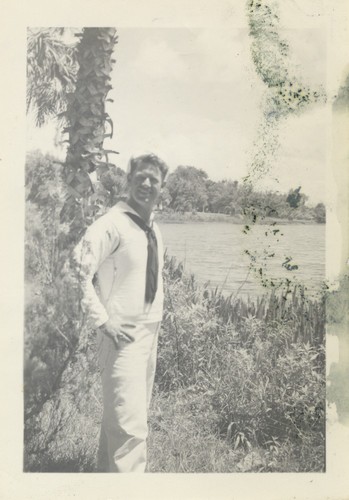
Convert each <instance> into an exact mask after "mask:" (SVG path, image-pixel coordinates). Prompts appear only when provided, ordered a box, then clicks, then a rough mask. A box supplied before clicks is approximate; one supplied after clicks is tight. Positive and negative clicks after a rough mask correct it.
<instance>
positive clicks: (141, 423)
mask: <svg viewBox="0 0 349 500" xmlns="http://www.w3.org/2000/svg"><path fill="white" fill-rule="evenodd" d="M167 171H168V167H167V166H166V165H165V164H164V163H163V162H162V161H161V160H160V159H159V158H158V157H157V156H155V155H143V156H140V157H138V158H134V159H131V160H130V163H129V171H128V176H127V180H128V198H127V202H123V201H120V202H118V203H117V204H116V205H115V206H114V207H112V208H111V209H110V210H109V211H108V212H107V213H106V214H105V215H103V216H102V217H100V218H99V219H98V220H97V221H95V222H94V223H93V224H92V225H91V226H90V227H89V228H88V229H87V231H86V234H85V236H84V237H83V238H82V240H81V241H80V243H79V244H78V246H77V247H76V249H75V252H74V257H75V259H76V262H77V264H78V266H79V271H80V283H81V286H82V300H81V305H82V309H83V311H84V313H85V314H86V317H87V319H88V320H89V322H90V324H91V325H92V326H93V327H94V328H95V329H96V330H97V335H98V359H99V367H100V371H101V379H102V387H103V420H102V425H101V434H100V443H99V450H98V471H99V472H144V471H145V466H146V438H147V434H148V425H147V410H148V408H149V403H150V398H151V392H152V387H153V382H154V375H155V364H156V350H157V338H158V333H159V329H160V322H161V319H162V309H163V282H162V267H163V245H162V239H161V234H160V231H159V228H158V226H157V225H156V224H155V222H153V215H152V211H153V208H154V205H155V204H156V202H157V200H158V198H159V195H160V192H161V188H162V186H163V185H164V181H165V177H166V174H167ZM95 274H96V275H97V279H98V285H99V287H98V288H99V292H98V293H97V292H96V289H95V287H94V285H93V283H92V280H93V278H94V276H95Z"/></svg>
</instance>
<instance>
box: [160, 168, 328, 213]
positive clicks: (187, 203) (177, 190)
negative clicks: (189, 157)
mask: <svg viewBox="0 0 349 500" xmlns="http://www.w3.org/2000/svg"><path fill="white" fill-rule="evenodd" d="M300 191H301V187H297V188H295V189H291V190H290V191H289V192H288V193H287V194H285V193H279V192H273V191H266V192H265V191H264V192H262V191H257V190H255V189H253V187H252V185H251V184H248V183H242V184H239V183H238V181H232V180H222V181H213V180H211V179H209V178H208V175H207V173H206V172H205V171H203V170H202V169H198V168H195V167H191V166H189V167H188V166H179V167H177V168H176V170H175V171H174V172H173V173H171V174H170V175H169V177H168V180H167V184H166V191H165V193H164V195H163V199H162V207H163V208H164V209H165V210H166V209H167V210H173V211H174V212H196V211H198V212H210V213H223V214H231V215H239V216H242V215H246V214H247V212H248V211H250V210H251V208H253V210H254V213H255V214H256V217H258V218H259V219H260V220H261V219H263V220H264V219H266V218H272V219H287V220H309V221H314V222H325V218H326V214H325V206H324V204H323V203H318V204H317V205H316V206H315V207H310V206H308V205H307V204H306V201H307V196H306V195H305V194H303V193H301V192H300Z"/></svg>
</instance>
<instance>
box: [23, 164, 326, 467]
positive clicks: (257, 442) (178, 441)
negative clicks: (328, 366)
mask: <svg viewBox="0 0 349 500" xmlns="http://www.w3.org/2000/svg"><path fill="white" fill-rule="evenodd" d="M59 169H60V166H59V164H57V163H56V162H55V161H53V160H52V159H50V158H44V157H41V156H40V157H37V156H33V157H32V158H29V163H28V171H27V173H28V175H27V177H28V179H27V183H28V189H29V188H30V189H29V192H30V196H29V197H28V202H27V211H26V280H27V282H28V283H29V285H28V286H27V290H28V289H29V291H30V294H28V296H27V305H26V314H25V346H24V352H25V373H24V392H25V394H24V403H25V408H24V410H25V412H24V413H25V415H24V424H25V425H24V428H25V429H24V430H25V432H24V440H25V443H24V445H25V446H24V470H25V471H28V472H29V471H35V472H39V471H41V472H44V471H50V472H67V471H71V472H90V471H94V470H95V457H96V449H97V444H98V433H99V424H100V421H101V414H102V406H101V399H100V395H101V388H100V381H99V376H98V370H97V363H96V355H95V334H94V332H89V331H88V330H87V328H86V326H84V325H83V324H82V319H83V318H82V315H81V310H80V307H79V286H78V280H77V279H76V278H75V277H74V274H73V273H71V272H70V270H69V268H66V267H65V265H64V263H65V262H66V261H68V260H69V254H70V247H71V246H72V244H73V242H72V241H70V240H69V237H68V233H69V234H70V232H68V228H67V227H66V226H65V225H62V224H60V221H59V212H60V208H61V206H62V204H63V202H64V197H63V195H62V189H61V186H60V183H59V171H60V170H59ZM45 179H46V180H45ZM43 180H44V181H45V182H44V181H43ZM37 181H38V182H37ZM39 181H40V182H39ZM164 278H165V288H166V294H165V297H166V298H165V311H164V320H163V325H162V332H161V336H160V340H159V350H158V366H157V373H156V381H155V382H156V384H155V394H154V398H153V402H152V407H151V412H150V436H149V471H152V472H157V471H159V472H160V471H164V472H229V471H262V470H263V471H289V472H290V471H308V470H311V471H321V470H324V422H325V415H324V408H325V406H324V405H325V379H324V376H325V370H324V368H325V356H324V333H325V304H324V301H323V300H319V301H315V300H311V299H309V298H308V297H307V296H306V293H305V291H304V290H302V289H301V288H299V287H295V288H294V290H293V291H292V293H284V294H282V293H280V294H279V295H277V293H276V292H272V293H271V294H269V296H267V297H264V298H259V299H256V301H252V300H250V299H247V300H242V299H240V298H239V297H235V296H226V295H223V294H222V293H221V292H220V291H219V290H218V289H216V290H213V289H211V288H210V287H209V286H208V285H199V284H198V283H197V281H196V279H195V277H194V276H193V275H187V274H186V273H184V270H183V265H182V264H180V263H178V262H177V261H176V260H175V259H173V258H169V257H168V256H167V257H166V265H165V270H164Z"/></svg>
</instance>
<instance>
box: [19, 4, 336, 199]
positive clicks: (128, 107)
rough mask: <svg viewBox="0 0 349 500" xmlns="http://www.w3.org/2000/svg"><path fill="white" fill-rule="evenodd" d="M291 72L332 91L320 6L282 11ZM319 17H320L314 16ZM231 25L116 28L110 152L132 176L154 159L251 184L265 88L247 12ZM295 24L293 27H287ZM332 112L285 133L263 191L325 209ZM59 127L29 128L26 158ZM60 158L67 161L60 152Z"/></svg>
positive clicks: (304, 118)
mask: <svg viewBox="0 0 349 500" xmlns="http://www.w3.org/2000/svg"><path fill="white" fill-rule="evenodd" d="M280 7H281V9H280V15H281V22H282V23H283V25H284V29H283V30H282V32H281V34H282V36H283V37H284V38H285V39H286V40H287V41H288V43H289V47H290V64H291V65H292V66H293V68H294V69H295V71H296V73H297V74H299V75H300V77H301V78H302V80H303V81H304V82H305V83H308V84H310V85H312V86H316V87H317V86H319V85H321V84H323V85H325V84H326V29H325V25H324V20H323V16H322V15H321V9H320V10H319V7H321V1H319V0H306V1H304V2H303V3H302V8H299V7H298V4H297V3H296V2H292V1H290V0H285V2H283V3H281V2H280ZM314 12H317V13H318V14H319V12H320V15H317V16H314V15H312V14H313V13H314ZM234 16H235V17H234V21H232V22H226V23H224V24H221V25H217V24H212V26H204V27H193V28H185V27H181V26H180V27H176V26H174V27H166V28H162V27H157V23H156V22H154V27H150V28H142V27H135V28H120V29H119V28H117V32H118V37H119V39H118V44H117V45H116V48H115V54H114V57H115V59H116V63H115V66H114V70H113V79H112V85H113V90H112V91H111V92H110V93H109V96H108V97H111V98H113V99H114V103H112V104H108V108H107V109H108V112H109V114H110V116H111V118H112V120H113V122H114V137H113V139H112V140H111V141H107V140H106V142H105V146H106V147H107V148H111V149H114V150H117V151H118V152H119V155H115V156H114V157H113V158H111V161H113V162H114V163H116V164H117V165H118V166H120V167H121V168H124V169H125V168H126V166H127V162H128V160H129V158H130V157H131V156H136V155H138V154H143V153H146V152H153V153H155V154H157V155H159V156H160V157H161V158H162V159H163V160H164V161H165V162H166V163H167V164H168V165H169V167H170V171H173V170H174V169H175V168H176V167H177V166H178V165H190V166H194V167H197V168H201V169H203V170H205V171H206V172H207V174H208V176H209V177H210V178H211V179H213V180H220V179H223V178H230V179H233V180H239V181H241V179H242V178H243V177H244V176H245V175H247V173H248V168H249V163H250V161H251V155H252V154H253V144H254V142H255V141H256V139H257V134H258V126H259V124H260V122H261V120H262V112H261V104H262V102H263V96H264V95H265V91H266V87H265V85H264V84H263V83H262V81H261V80H260V78H259V77H258V75H257V74H256V72H255V69H254V66H253V62H252V59H251V57H250V39H249V36H248V26H247V17H246V15H245V11H244V10H235V12H234ZM290 19H292V24H290V22H289V20H290ZM326 123H327V110H326V107H325V106H324V105H318V106H316V107H314V108H312V109H309V110H307V111H305V112H304V113H303V114H301V115H299V116H292V117H289V118H287V119H286V120H285V121H283V122H282V123H281V124H280V127H279V138H280V148H279V151H278V154H277V156H276V157H275V161H274V163H273V164H272V165H271V168H270V172H269V174H268V175H267V176H266V178H265V179H264V180H263V181H262V183H261V188H263V189H272V190H279V191H281V192H287V191H288V190H289V189H291V188H295V187H298V186H302V190H303V192H304V193H306V194H307V195H308V196H309V201H310V203H317V202H319V201H325V167H326V134H327V130H326ZM53 132H54V126H53V125H49V126H48V127H46V128H45V129H44V130H40V131H38V130H35V129H34V127H33V126H32V125H29V126H28V133H27V145H28V149H33V148H35V147H39V148H40V149H42V150H45V148H46V150H50V148H51V147H52V148H53V146H52V144H53V139H52V137H53ZM61 155H64V153H63V151H61Z"/></svg>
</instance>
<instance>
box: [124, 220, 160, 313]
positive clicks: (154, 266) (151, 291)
mask: <svg viewBox="0 0 349 500" xmlns="http://www.w3.org/2000/svg"><path fill="white" fill-rule="evenodd" d="M125 214H126V215H128V216H129V217H130V219H132V220H133V222H134V223H135V224H137V226H139V227H140V228H141V229H143V231H144V232H145V234H146V236H147V240H148V259H147V274H146V283H145V302H146V304H152V303H153V302H154V299H155V295H156V291H157V288H158V273H159V258H158V243H157V240H156V235H155V232H154V230H153V229H152V228H151V227H149V226H148V225H147V224H146V223H145V222H144V220H143V219H142V218H141V217H139V216H138V215H136V214H134V213H132V212H125Z"/></svg>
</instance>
